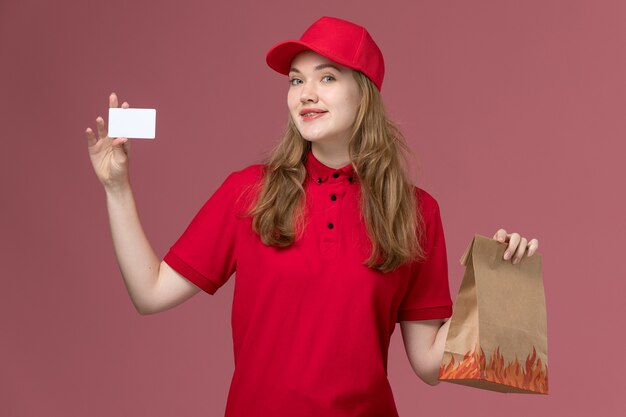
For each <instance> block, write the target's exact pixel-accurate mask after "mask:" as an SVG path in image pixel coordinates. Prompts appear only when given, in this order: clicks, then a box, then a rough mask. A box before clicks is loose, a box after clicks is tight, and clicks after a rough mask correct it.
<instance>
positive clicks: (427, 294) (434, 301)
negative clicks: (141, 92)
mask: <svg viewBox="0 0 626 417" xmlns="http://www.w3.org/2000/svg"><path fill="white" fill-rule="evenodd" d="M420 198H421V199H423V202H424V204H423V207H424V210H423V216H424V225H425V234H424V239H423V240H422V242H423V244H424V249H425V252H426V254H425V255H426V259H425V260H423V261H420V262H414V263H413V264H412V265H411V269H410V271H411V272H410V274H411V277H410V280H409V287H408V289H407V293H406V294H405V296H404V298H403V300H402V303H401V304H400V307H399V308H398V318H397V320H396V321H397V322H400V321H408V320H431V319H439V318H446V317H451V316H452V298H451V297H450V285H449V282H448V258H447V254H446V242H445V237H444V233H443V225H442V222H441V214H440V211H439V205H438V203H437V201H436V200H435V199H434V198H433V197H432V196H431V195H430V194H428V193H426V192H425V191H423V190H422V191H421V197H420Z"/></svg>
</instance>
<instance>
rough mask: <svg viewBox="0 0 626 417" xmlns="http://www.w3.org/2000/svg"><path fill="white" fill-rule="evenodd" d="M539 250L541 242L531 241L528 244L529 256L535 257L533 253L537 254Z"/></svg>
mask: <svg viewBox="0 0 626 417" xmlns="http://www.w3.org/2000/svg"><path fill="white" fill-rule="evenodd" d="M537 249H539V241H538V240H537V239H531V240H530V242H528V256H533V253H535V252H537Z"/></svg>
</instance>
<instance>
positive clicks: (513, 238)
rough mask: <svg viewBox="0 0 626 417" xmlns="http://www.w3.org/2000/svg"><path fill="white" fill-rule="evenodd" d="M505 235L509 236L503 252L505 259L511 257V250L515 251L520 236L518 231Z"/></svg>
mask: <svg viewBox="0 0 626 417" xmlns="http://www.w3.org/2000/svg"><path fill="white" fill-rule="evenodd" d="M507 237H508V238H509V247H508V248H507V249H506V251H505V252H504V259H505V260H509V259H511V256H513V252H515V248H517V245H518V244H519V241H520V238H521V236H520V235H519V233H511V234H509V235H507Z"/></svg>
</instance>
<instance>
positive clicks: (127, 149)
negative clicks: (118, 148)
mask: <svg viewBox="0 0 626 417" xmlns="http://www.w3.org/2000/svg"><path fill="white" fill-rule="evenodd" d="M124 153H125V154H126V156H129V155H130V140H128V138H124Z"/></svg>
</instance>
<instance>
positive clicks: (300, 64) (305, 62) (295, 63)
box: [291, 50, 352, 72]
mask: <svg viewBox="0 0 626 417" xmlns="http://www.w3.org/2000/svg"><path fill="white" fill-rule="evenodd" d="M322 64H330V65H334V66H335V67H337V68H339V69H340V70H341V71H346V72H348V71H351V70H352V69H351V68H348V67H345V66H343V65H341V64H339V63H337V62H335V61H332V60H330V59H328V58H326V57H325V56H322V55H320V54H318V53H317V52H315V51H311V50H306V51H302V52H299V53H298V54H297V55H296V56H295V57H294V58H293V59H292V60H291V69H294V68H295V69H298V70H300V71H302V70H303V69H308V68H307V67H311V68H314V67H316V66H318V65H322Z"/></svg>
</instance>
